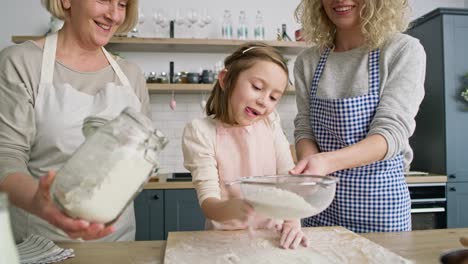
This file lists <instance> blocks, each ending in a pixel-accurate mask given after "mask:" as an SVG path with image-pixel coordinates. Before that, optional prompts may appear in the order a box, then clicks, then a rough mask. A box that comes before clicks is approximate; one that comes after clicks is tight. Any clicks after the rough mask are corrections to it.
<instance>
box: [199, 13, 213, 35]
mask: <svg viewBox="0 0 468 264" xmlns="http://www.w3.org/2000/svg"><path fill="white" fill-rule="evenodd" d="M200 19H201V20H202V21H203V23H204V24H205V32H206V34H205V38H208V37H209V25H210V24H211V22H212V21H213V19H212V18H211V16H210V14H209V13H208V9H207V8H203V9H202V12H201V18H200Z"/></svg>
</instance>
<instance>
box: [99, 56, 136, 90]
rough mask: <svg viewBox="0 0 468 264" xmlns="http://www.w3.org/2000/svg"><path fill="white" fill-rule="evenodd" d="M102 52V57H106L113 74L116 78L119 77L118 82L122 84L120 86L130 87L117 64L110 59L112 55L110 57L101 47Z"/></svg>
mask: <svg viewBox="0 0 468 264" xmlns="http://www.w3.org/2000/svg"><path fill="white" fill-rule="evenodd" d="M102 51H103V52H104V55H106V58H107V60H108V61H109V63H110V65H111V66H112V68H113V69H114V71H115V73H116V74H117V77H119V80H120V82H121V83H122V85H123V86H128V87H130V82H129V81H128V78H127V76H126V75H125V74H124V73H123V72H122V70H121V69H120V66H119V64H118V63H117V62H116V61H115V60H114V58H112V55H110V54H109V52H107V50H106V49H105V48H104V47H102Z"/></svg>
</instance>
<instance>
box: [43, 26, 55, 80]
mask: <svg viewBox="0 0 468 264" xmlns="http://www.w3.org/2000/svg"><path fill="white" fill-rule="evenodd" d="M57 36H58V35H57V33H52V34H49V35H47V36H46V39H45V43H44V49H43V52H42V68H41V79H40V82H39V83H48V84H51V83H52V82H53V79H54V66H55V53H56V51H57Z"/></svg>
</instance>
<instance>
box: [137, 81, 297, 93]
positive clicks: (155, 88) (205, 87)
mask: <svg viewBox="0 0 468 264" xmlns="http://www.w3.org/2000/svg"><path fill="white" fill-rule="evenodd" d="M213 86H214V84H211V83H210V84H192V83H174V84H170V83H148V84H146V87H148V91H149V93H150V94H157V93H172V92H173V91H174V92H175V93H201V92H211V89H213ZM294 93H295V90H294V89H290V90H287V91H286V94H294Z"/></svg>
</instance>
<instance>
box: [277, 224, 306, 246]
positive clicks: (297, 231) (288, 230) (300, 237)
mask: <svg viewBox="0 0 468 264" xmlns="http://www.w3.org/2000/svg"><path fill="white" fill-rule="evenodd" d="M299 244H301V245H302V246H304V247H308V246H309V239H308V238H307V237H306V236H305V235H304V233H303V232H302V230H301V222H300V220H287V221H285V222H284V224H283V229H282V230H281V238H280V246H281V247H282V248H284V249H288V248H290V249H295V248H297V247H298V246H299Z"/></svg>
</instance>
